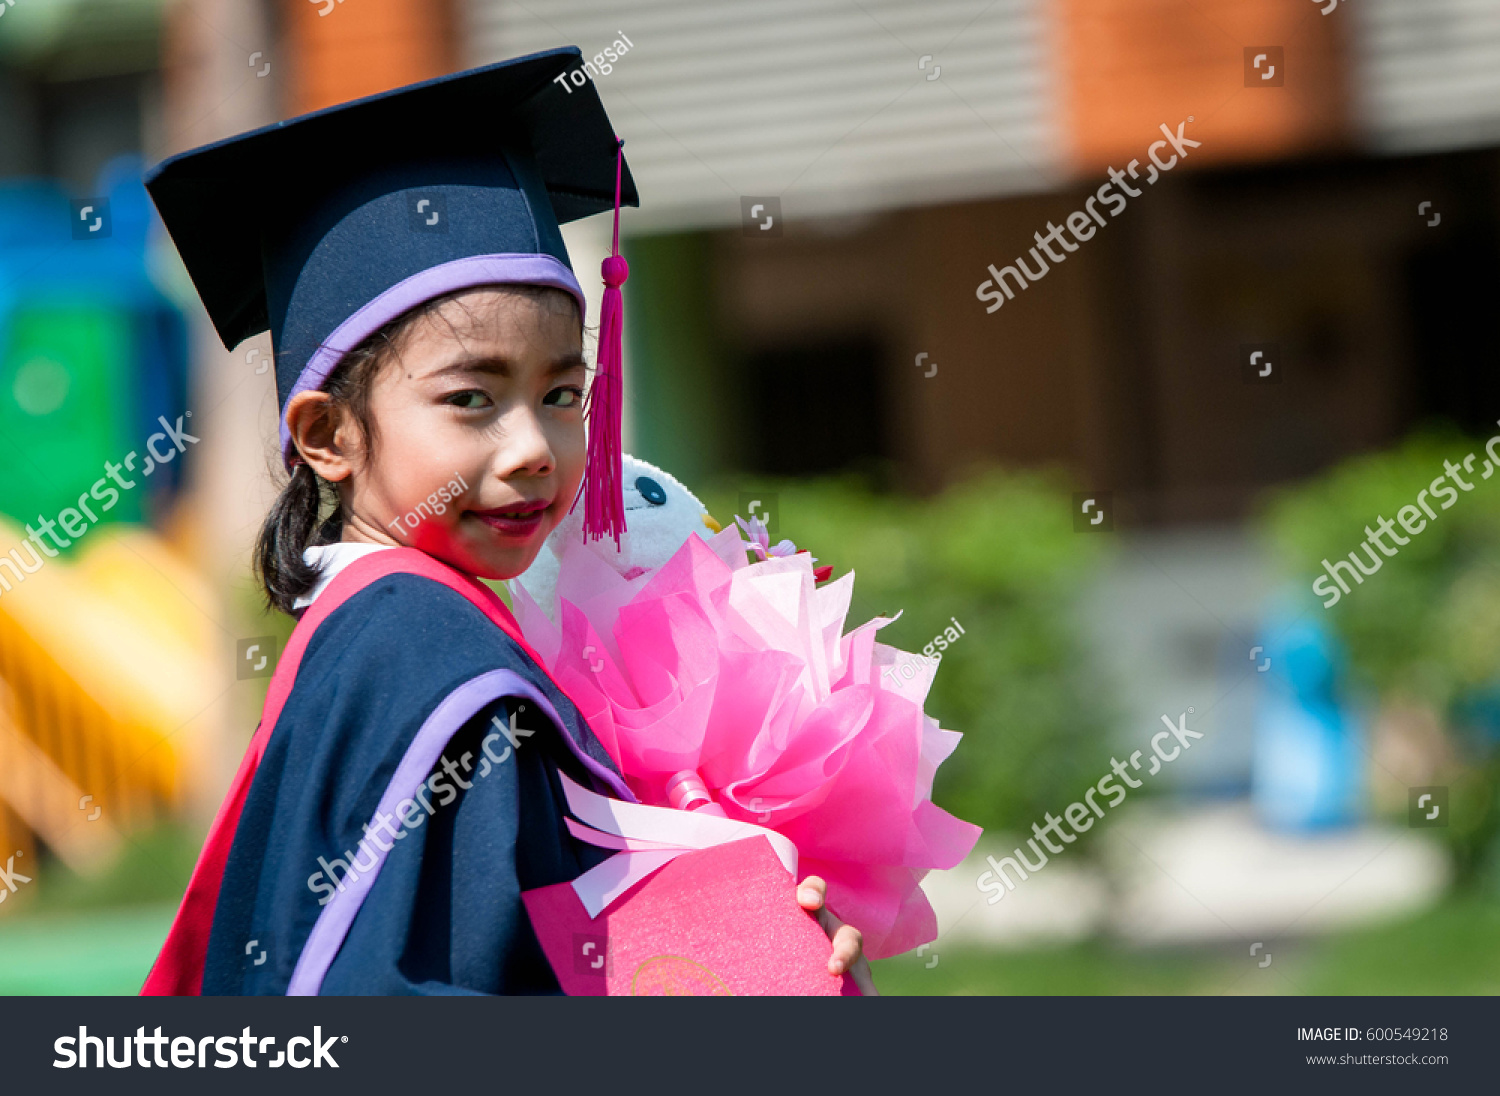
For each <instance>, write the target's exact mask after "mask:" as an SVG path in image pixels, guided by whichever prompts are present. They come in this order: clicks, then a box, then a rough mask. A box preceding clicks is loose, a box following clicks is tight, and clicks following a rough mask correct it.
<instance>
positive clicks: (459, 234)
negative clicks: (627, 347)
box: [146, 46, 639, 538]
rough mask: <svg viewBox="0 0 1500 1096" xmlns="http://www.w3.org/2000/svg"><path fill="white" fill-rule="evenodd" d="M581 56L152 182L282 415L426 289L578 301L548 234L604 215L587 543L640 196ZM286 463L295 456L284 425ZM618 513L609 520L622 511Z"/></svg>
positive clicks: (608, 433) (570, 50)
mask: <svg viewBox="0 0 1500 1096" xmlns="http://www.w3.org/2000/svg"><path fill="white" fill-rule="evenodd" d="M581 63H582V53H581V52H580V51H579V49H578V48H577V47H576V46H569V47H565V48H562V49H554V50H548V51H546V52H544V53H535V54H531V55H528V56H526V57H519V58H515V59H513V60H510V61H502V62H500V63H499V64H494V65H488V66H485V67H484V68H478V69H472V70H470V71H467V72H461V73H457V74H454V75H452V76H444V77H440V78H438V79H435V80H428V81H425V82H423V83H420V84H412V85H410V86H408V87H404V88H398V89H397V90H395V91H390V92H385V93H383V94H380V95H374V96H370V97H369V98H365V99H358V100H355V101H353V102H350V103H344V104H341V105H339V106H335V107H330V108H328V109H326V110H320V111H317V112H315V113H312V114H306V115H302V116H301V117H298V118H293V119H290V120H288V121H285V122H279V123H276V124H275V125H270V126H266V127H264V128H261V129H257V130H253V131H251V132H249V133H244V134H241V135H239V136H237V137H231V138H229V139H228V140H224V141H219V142H217V143H215V144H211V145H206V146H204V147H202V148H198V149H194V150H193V151H191V152H185V153H182V154H180V155H178V156H174V157H172V158H171V159H169V160H166V161H165V162H163V163H161V164H160V165H158V166H157V167H155V168H154V169H152V170H151V171H150V172H149V173H148V175H147V178H146V189H147V191H149V192H150V194H151V197H152V200H153V201H155V203H156V207H157V209H158V210H159V211H160V212H161V217H162V220H163V221H164V222H165V224H166V226H167V231H168V232H169V233H170V234H171V236H172V240H173V242H174V243H175V244H176V245H177V250H178V252H179V254H180V255H181V256H182V260H183V263H184V264H185V265H186V267H187V270H188V274H189V275H190V276H191V277H192V280H193V285H194V286H195V287H196V288H197V290H198V295H199V296H200V297H201V298H202V300H203V304H204V307H205V308H206V309H207V310H208V315H209V319H210V320H212V322H213V325H214V328H215V330H216V331H217V332H218V334H219V338H220V339H221V340H222V341H223V343H224V346H225V347H226V348H227V349H230V350H232V349H234V347H236V346H237V345H238V344H239V343H240V342H242V341H243V340H245V339H247V338H249V337H250V336H252V335H255V334H258V333H259V332H261V331H265V330H266V329H268V328H269V329H270V332H271V340H272V344H273V345H274V347H275V351H276V391H277V396H278V401H279V404H280V408H281V411H282V414H283V416H284V415H285V412H286V405H287V402H288V401H289V400H290V399H291V398H292V397H293V396H295V395H296V394H297V393H299V392H303V391H307V390H310V389H311V390H316V389H318V388H320V387H321V386H322V385H323V384H324V382H325V381H327V379H328V377H329V375H330V374H331V373H332V372H333V370H334V368H335V367H336V366H337V365H338V363H339V361H340V360H341V359H342V358H343V356H344V355H345V354H347V353H348V352H349V351H350V350H352V349H354V347H356V346H357V345H359V343H361V342H362V341H363V340H364V339H366V338H367V337H369V336H370V335H372V334H374V333H375V332H376V331H378V330H379V329H380V328H382V327H383V326H385V325H386V324H387V323H389V322H390V321H391V320H393V319H395V318H397V317H398V316H400V315H401V314H403V313H404V312H406V311H408V310H409V309H412V308H415V307H416V306H418V305H420V304H422V303H424V302H426V301H429V300H432V299H433V298H434V297H439V296H442V295H443V294H446V293H451V292H454V291H455V290H462V289H467V288H471V287H477V286H482V285H494V284H506V283H510V284H517V283H524V284H529V285H547V286H554V287H556V288H558V289H563V290H566V291H567V292H568V293H571V294H572V295H573V297H574V299H576V300H577V301H578V307H579V314H580V315H582V314H583V309H584V300H583V293H582V291H581V290H580V289H579V285H578V280H577V279H576V278H575V277H574V275H573V269H572V264H571V263H570V262H569V260H568V252H567V248H566V247H565V246H564V245H563V239H562V233H561V231H560V230H559V227H558V226H559V225H561V224H565V223H567V222H568V221H573V220H576V219H578V218H580V217H586V216H589V215H591V214H594V213H602V212H604V211H606V210H609V209H613V210H614V211H615V243H614V249H613V254H612V255H611V257H610V258H608V259H606V260H605V262H604V276H605V283H606V290H605V295H604V307H603V315H602V316H601V319H600V340H599V362H598V370H597V372H596V375H595V378H594V382H593V386H592V387H591V389H590V393H589V405H588V406H589V455H588V470H587V473H586V477H585V489H584V492H583V497H585V498H586V500H587V504H586V507H585V514H586V520H585V527H586V529H588V531H589V533H590V535H593V536H599V535H603V534H604V533H612V534H613V535H614V536H615V537H616V538H618V535H619V533H620V532H622V531H623V530H624V507H623V502H622V501H620V500H619V495H620V486H619V475H620V473H619V467H620V458H619V444H620V443H619V419H620V375H619V365H620V349H619V343H620V312H621V302H620V290H619V286H620V284H621V283H623V282H624V280H625V275H626V273H627V269H626V266H625V260H624V259H623V258H621V257H620V256H619V207H620V205H621V204H622V203H623V204H626V205H638V204H639V198H638V196H637V194H636V189H635V183H634V181H633V180H632V179H631V177H630V171H629V168H628V167H627V166H626V165H625V163H624V157H623V154H622V153H621V151H620V146H621V142H620V141H619V140H618V139H617V138H616V137H615V134H614V130H613V127H612V126H611V125H610V122H609V118H608V116H607V115H606V114H605V112H604V106H603V104H602V103H601V102H600V101H599V94H598V92H597V90H595V88H594V85H593V83H592V82H589V83H586V84H585V85H584V86H583V87H581V88H576V87H575V88H572V89H571V92H569V91H564V90H563V89H562V88H560V87H559V86H558V84H557V82H556V81H557V78H558V76H560V75H562V74H563V73H565V72H568V71H570V70H572V69H576V68H577V67H579V65H580V64H581ZM281 445H282V455H283V458H284V459H285V460H286V461H287V462H288V463H289V464H290V462H291V458H292V456H293V454H294V453H295V449H294V448H293V446H292V444H291V436H290V432H289V431H288V429H287V425H286V421H285V418H284V417H283V419H282V422H281ZM616 507H618V510H616Z"/></svg>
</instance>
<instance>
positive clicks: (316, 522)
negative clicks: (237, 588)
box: [255, 285, 577, 615]
mask: <svg viewBox="0 0 1500 1096" xmlns="http://www.w3.org/2000/svg"><path fill="white" fill-rule="evenodd" d="M476 288H478V287H476ZM498 288H504V289H507V290H511V291H514V292H517V293H522V294H525V295H526V296H530V297H533V298H534V299H545V300H548V301H549V302H550V301H554V300H557V299H558V298H561V300H563V301H566V302H567V307H570V308H572V309H573V311H574V312H575V313H576V312H577V304H576V303H575V302H574V300H573V297H572V295H571V294H569V293H567V292H565V291H563V290H560V289H554V288H552V287H550V286H538V285H506V286H503V287H498ZM468 292H472V289H462V290H456V291H455V292H453V293H448V294H445V295H444V296H441V297H434V298H433V299H432V300H430V301H427V302H425V303H423V304H420V305H418V306H417V307H416V308H413V309H411V310H410V311H409V312H404V313H402V314H401V315H400V316H397V317H396V318H395V319H394V320H392V321H390V322H389V323H387V324H386V325H385V326H384V327H382V328H381V329H380V330H379V331H376V332H375V333H374V334H373V335H371V336H370V337H369V338H367V339H365V340H364V341H363V342H361V343H360V344H359V345H358V346H356V347H355V348H354V349H353V350H351V351H349V352H348V353H347V354H345V355H344V356H343V357H342V358H341V359H339V364H338V365H337V366H335V367H334V370H333V372H332V374H331V375H330V376H329V378H328V380H327V381H326V382H325V383H324V384H323V386H322V389H321V390H322V391H323V392H326V393H327V394H328V397H329V400H328V403H329V407H330V409H334V408H337V409H342V410H347V412H348V413H349V414H350V415H351V416H352V417H353V419H354V422H355V424H356V425H357V426H358V427H359V433H360V441H361V446H362V448H361V452H360V454H359V457H360V462H361V463H366V462H367V461H368V459H369V457H370V455H371V453H373V452H374V448H375V441H376V430H375V420H374V419H373V418H371V416H370V392H371V390H372V389H373V388H374V385H375V378H376V377H377V376H378V375H379V374H380V371H381V370H382V369H383V368H384V367H385V366H386V364H387V363H389V362H391V361H394V360H396V359H397V358H399V357H400V355H401V349H402V346H403V344H404V343H405V339H406V336H407V335H408V334H409V332H410V331H411V329H412V328H413V327H414V326H415V325H416V323H417V322H418V321H419V320H421V319H424V318H426V317H428V316H432V315H435V314H436V313H437V312H438V310H439V309H440V308H442V307H443V305H445V304H447V303H448V302H449V301H451V300H454V299H455V298H457V297H459V296H461V295H462V294H464V293H468ZM559 303H561V302H559ZM465 311H466V312H467V311H468V310H467V309H465ZM468 315H469V320H470V322H471V323H473V322H475V317H474V315H473V313H471V312H470V313H468ZM450 326H451V321H450ZM454 330H455V334H457V329H456V328H455V329H454ZM294 459H295V460H296V463H295V464H294V465H293V467H292V472H291V477H290V479H289V480H288V481H287V483H286V485H285V486H283V487H282V489H281V493H280V494H279V495H278V496H277V497H276V501H275V502H274V503H273V504H272V505H271V511H270V513H268V514H267V515H266V520H265V522H264V523H263V524H262V525H261V529H260V535H259V536H258V537H257V538H256V541H255V570H256V574H257V575H258V576H259V578H260V583H261V586H262V587H263V588H264V590H265V594H266V602H267V604H268V605H270V606H271V607H273V608H276V609H280V610H281V611H282V612H283V613H287V614H288V615H291V614H293V613H295V612H296V610H295V609H294V607H293V606H294V604H295V602H296V601H297V599H298V598H300V597H305V596H306V595H308V594H310V593H312V590H313V587H315V586H316V585H317V582H318V568H316V567H313V566H311V565H309V564H308V563H307V562H306V561H304V560H303V558H302V553H303V551H304V550H306V549H307V548H309V547H311V546H313V545H319V544H333V543H334V542H336V541H338V540H339V539H340V538H341V537H342V536H343V532H344V512H343V507H342V506H341V504H340V501H339V492H338V488H337V487H336V486H335V485H334V484H332V483H330V482H328V481H327V480H325V479H323V478H322V477H321V476H319V475H318V474H317V473H316V472H314V471H313V470H312V468H311V467H310V466H309V465H308V464H307V463H306V462H304V461H302V460H301V459H297V458H294Z"/></svg>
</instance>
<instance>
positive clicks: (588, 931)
mask: <svg viewBox="0 0 1500 1096" xmlns="http://www.w3.org/2000/svg"><path fill="white" fill-rule="evenodd" d="M521 897H522V899H523V900H524V901H525V903H526V909H527V912H529V913H530V915H531V924H532V926H533V928H534V929H535V930H536V935H537V939H538V940H540V941H541V944H542V950H543V951H544V952H546V954H547V959H548V961H549V962H550V963H551V964H552V969H553V971H555V972H556V974H557V980H558V982H559V983H561V985H562V988H563V992H564V993H567V994H569V995H570V996H584V997H589V996H592V997H604V996H608V997H629V996H637V997H664V996H667V997H728V996H769V995H796V996H804V997H808V996H810V997H837V996H839V995H841V994H842V995H845V996H858V995H859V990H858V989H857V988H856V987H855V985H854V980H853V979H852V978H850V977H849V976H848V975H847V974H846V975H844V976H843V977H842V978H837V977H834V976H833V975H831V974H829V973H828V956H829V955H830V954H832V950H833V948H832V945H831V944H830V943H829V940H828V935H827V934H826V933H825V932H824V931H823V928H822V926H820V925H819V924H818V922H817V919H816V918H815V917H813V915H811V914H809V913H808V912H807V911H806V910H804V909H803V908H802V907H801V906H799V905H798V904H797V896H796V888H795V886H794V885H793V883H792V880H791V878H790V877H789V876H788V875H787V871H786V868H785V867H784V866H783V865H782V863H781V861H780V860H779V859H777V856H776V854H775V853H774V852H773V851H772V849H771V845H770V842H768V841H767V840H766V839H765V838H764V837H751V838H747V839H746V840H743V841H735V842H732V843H730V844H727V845H716V846H714V847H712V848H708V849H702V850H699V851H697V852H690V853H686V854H684V855H682V856H679V857H677V858H676V859H675V860H673V861H672V862H671V863H669V864H667V865H666V867H664V868H662V869H661V870H660V871H657V872H655V873H654V874H652V875H651V876H649V877H648V878H646V879H645V880H643V881H642V882H640V883H637V884H636V885H635V886H634V887H632V888H631V889H630V890H629V891H628V892H626V894H625V895H624V896H623V897H622V898H620V899H619V900H618V901H616V902H614V903H612V904H611V905H610V906H609V908H608V909H605V910H604V911H603V912H602V913H600V914H599V916H598V917H596V918H593V919H590V918H589V915H588V913H587V911H586V910H585V909H584V907H583V903H582V902H581V901H580V900H579V898H578V894H577V892H576V891H575V890H574V889H573V885H572V884H571V883H559V884H558V885H556V886H552V887H541V888H539V889H537V890H532V891H526V892H525V893H524V894H522V896H521Z"/></svg>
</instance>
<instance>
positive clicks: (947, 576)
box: [704, 471, 1107, 830]
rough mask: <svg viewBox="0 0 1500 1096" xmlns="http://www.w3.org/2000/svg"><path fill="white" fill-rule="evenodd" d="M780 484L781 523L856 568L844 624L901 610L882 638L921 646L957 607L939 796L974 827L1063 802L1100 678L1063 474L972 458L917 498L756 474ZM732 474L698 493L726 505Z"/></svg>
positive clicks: (1093, 745)
mask: <svg viewBox="0 0 1500 1096" xmlns="http://www.w3.org/2000/svg"><path fill="white" fill-rule="evenodd" d="M757 489H765V490H768V491H772V490H774V491H776V492H778V493H779V506H780V530H779V533H780V536H782V537H787V538H790V539H791V540H793V541H795V542H796V544H797V546H798V547H799V548H807V549H808V550H809V551H811V552H812V554H813V555H815V556H817V557H818V561H819V563H820V564H830V565H832V566H833V569H834V574H835V575H840V574H843V573H844V572H845V571H849V570H852V571H854V572H855V582H854V597H853V603H852V606H851V609H850V613H849V619H848V622H847V626H848V627H850V628H852V627H855V626H857V625H859V624H862V623H864V622H865V621H867V620H869V619H870V618H871V617H873V616H895V615H896V613H897V612H898V611H899V612H900V613H901V617H900V619H899V620H897V621H896V622H895V623H894V624H892V625H890V626H888V627H887V628H885V629H884V630H883V631H882V632H881V633H880V636H881V640H882V642H885V643H888V644H890V645H892V646H895V647H899V648H902V649H904V650H907V651H915V652H920V651H921V649H922V648H923V647H924V646H925V645H926V644H928V643H929V642H931V641H932V639H933V637H934V636H936V635H938V634H939V633H941V632H942V631H943V629H944V628H945V627H947V626H948V625H949V624H950V623H951V622H952V619H951V618H957V620H958V623H959V624H960V625H962V627H963V629H964V634H963V635H962V636H960V637H959V639H958V641H957V642H956V643H954V644H953V645H952V646H951V647H950V648H949V649H948V650H947V651H946V652H945V653H944V654H943V658H942V664H941V666H940V667H939V669H938V672H937V678H936V681H935V682H934V685H933V688H932V692H931V695H930V696H929V697H928V701H927V712H928V714H930V715H932V716H933V717H934V718H936V719H938V720H939V722H940V723H941V724H942V725H943V726H944V727H945V728H947V729H950V730H956V731H961V732H963V734H964V739H963V741H962V742H961V743H960V744H959V747H958V750H957V751H956V752H955V753H954V754H953V756H952V757H951V758H950V759H949V760H948V761H947V762H946V763H945V764H944V765H943V767H942V768H941V769H940V770H939V771H938V779H937V784H936V787H935V789H934V793H935V799H936V800H937V802H938V803H939V804H940V805H941V806H943V807H944V808H946V809H947V810H950V811H952V812H953V813H954V814H957V815H959V816H960V817H962V818H965V819H967V820H969V821H971V822H975V823H977V824H979V825H981V826H984V827H985V828H986V829H1010V830H1016V829H1026V828H1029V826H1030V824H1031V823H1032V822H1033V821H1034V820H1036V819H1038V818H1040V817H1041V816H1042V812H1043V811H1047V810H1053V811H1055V810H1057V809H1058V808H1059V806H1060V805H1063V804H1066V803H1068V802H1071V801H1072V800H1073V799H1074V798H1076V796H1077V794H1078V791H1079V790H1080V789H1081V788H1082V787H1084V786H1085V785H1087V784H1089V783H1091V782H1092V780H1093V779H1094V775H1092V774H1093V773H1094V770H1095V769H1097V768H1098V761H1099V758H1100V757H1101V756H1103V755H1104V753H1105V752H1107V751H1106V749H1105V746H1104V745H1103V742H1104V718H1103V708H1102V703H1101V698H1100V693H1099V690H1098V688H1097V683H1096V682H1094V681H1093V680H1091V679H1090V677H1089V674H1088V671H1087V669H1086V667H1085V664H1084V659H1083V656H1082V650H1083V646H1082V643H1081V641H1080V638H1079V636H1078V635H1077V634H1076V631H1075V625H1074V620H1075V616H1074V614H1073V610H1072V606H1073V602H1074V599H1075V597H1076V596H1077V593H1078V591H1079V589H1080V587H1081V584H1082V582H1083V580H1084V579H1085V578H1086V577H1087V575H1088V572H1089V570H1090V568H1091V566H1092V565H1093V562H1094V559H1095V557H1096V555H1097V553H1098V548H1099V540H1098V539H1097V538H1093V537H1084V536H1078V535H1076V534H1075V533H1074V532H1073V528H1072V522H1071V518H1070V501H1069V494H1068V491H1067V489H1066V488H1065V485H1063V484H1061V483H1059V482H1057V481H1056V480H1054V479H1052V478H1049V477H1046V476H1041V475H1029V474H1028V475H1022V474H1013V473H1002V472H998V471H986V472H980V473H977V474H976V475H974V476H973V477H971V478H969V479H967V480H965V481H963V482H961V483H959V484H957V485H955V486H953V487H952V488H950V489H949V490H947V491H945V492H944V493H942V494H940V495H938V496H936V497H933V498H930V499H922V498H914V497H910V496H905V495H890V494H877V493H875V492H874V491H872V490H870V489H869V487H868V486H867V485H866V484H865V483H864V482H862V481H861V480H858V479H855V478H842V479H828V480H818V481H801V482H781V483H769V482H767V483H757ZM736 490H737V489H736V488H735V487H734V485H723V487H722V488H721V489H720V490H717V491H713V490H711V491H708V492H706V493H705V495H704V502H705V504H706V505H707V506H708V508H709V511H710V512H711V513H713V514H714V515H715V516H716V517H718V518H719V519H720V520H723V521H729V520H732V514H733V512H734V506H735V503H736V500H737V498H738V494H737V493H736Z"/></svg>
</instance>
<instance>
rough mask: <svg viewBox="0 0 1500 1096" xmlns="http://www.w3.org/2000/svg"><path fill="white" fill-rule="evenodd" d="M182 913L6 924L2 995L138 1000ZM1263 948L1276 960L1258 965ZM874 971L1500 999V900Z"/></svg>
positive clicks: (962, 980) (950, 985)
mask: <svg viewBox="0 0 1500 1096" xmlns="http://www.w3.org/2000/svg"><path fill="white" fill-rule="evenodd" d="M173 910H174V907H172V906H142V907H134V908H124V909H101V910H86V911H78V912H66V913H65V912H56V911H49V912H42V911H37V912H35V913H28V914H27V915H25V916H21V917H12V918H6V919H0V995H14V994H132V993H135V992H137V991H138V990H139V989H140V986H141V982H142V981H143V980H144V979H145V977H146V971H147V970H148V969H149V968H150V966H151V962H152V960H153V959H154V958H155V957H156V952H157V950H158V949H159V948H160V947H161V942H162V941H163V940H164V939H165V938H166V935H167V927H168V926H169V925H170V924H171V921H172V914H173ZM1266 952H1270V954H1271V956H1272V960H1271V965H1270V966H1268V967H1260V966H1259V965H1258V963H1259V958H1263V957H1264V956H1265V954H1266ZM932 956H933V952H932V951H931V950H929V951H928V952H927V953H926V954H924V955H922V956H920V957H919V956H916V955H906V956H901V957H899V958H896V959H886V960H883V961H881V962H878V963H876V964H874V966H875V980H876V982H877V984H878V985H879V986H880V990H881V992H882V993H885V994H888V995H892V996H900V995H915V996H929V995H939V994H977V995H985V994H1016V995H1033V994H1037V995H1045V994H1087V995H1094V994H1148V995H1149V994H1204V993H1243V994H1374V995H1385V994H1394V995H1408V994H1411V995H1418V994H1496V993H1500V904H1497V903H1495V902H1493V901H1480V900H1478V899H1474V898H1469V899H1463V900H1455V901H1451V902H1448V903H1446V904H1444V905H1442V906H1439V907H1437V908H1436V909H1433V910H1431V911H1429V912H1427V913H1425V914H1423V915H1421V916H1420V917H1417V918H1413V919H1409V920H1406V921H1400V922H1396V923H1393V924H1390V925H1387V926H1384V927H1381V928H1374V929H1365V930H1362V931H1359V932H1351V933H1345V934H1342V935H1339V936H1332V937H1325V938H1321V939H1307V940H1298V941H1276V940H1272V941H1270V942H1269V943H1268V945H1267V947H1266V948H1265V949H1264V950H1263V951H1262V952H1261V953H1260V956H1259V958H1257V959H1252V958H1251V957H1250V956H1249V954H1248V953H1247V952H1246V953H1241V948H1240V946H1239V945H1231V944H1227V943H1226V944H1222V945H1219V946H1216V947H1200V948H1156V949H1150V950H1139V949H1129V948H1123V947H1118V946H1115V945H1112V944H1109V943H1106V942H1104V941H1090V942H1087V943H1082V944H1076V945H1072V946H1069V947H1060V948H1037V949H1032V950H1029V951H1014V952H1011V951H986V950H983V949H979V948H973V947H966V948H959V947H947V946H944V945H942V944H939V945H938V948H937V956H938V962H937V965H936V966H933V967H930V968H929V967H928V966H927V964H928V963H930V962H931V961H932Z"/></svg>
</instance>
